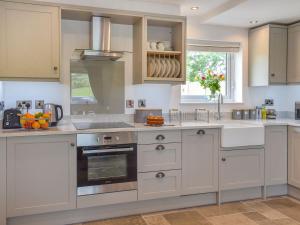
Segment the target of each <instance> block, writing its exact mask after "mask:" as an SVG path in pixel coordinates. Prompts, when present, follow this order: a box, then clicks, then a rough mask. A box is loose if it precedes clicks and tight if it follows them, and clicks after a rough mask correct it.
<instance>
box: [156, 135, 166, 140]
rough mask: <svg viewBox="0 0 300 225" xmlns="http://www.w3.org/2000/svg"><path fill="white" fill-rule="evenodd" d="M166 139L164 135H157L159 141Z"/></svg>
mask: <svg viewBox="0 0 300 225" xmlns="http://www.w3.org/2000/svg"><path fill="white" fill-rule="evenodd" d="M164 139H165V136H164V135H161V134H160V135H157V136H156V140H158V141H162V140H164Z"/></svg>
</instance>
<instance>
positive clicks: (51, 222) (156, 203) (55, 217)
mask: <svg viewBox="0 0 300 225" xmlns="http://www.w3.org/2000/svg"><path fill="white" fill-rule="evenodd" d="M271 189H272V191H270V193H269V194H268V196H278V195H284V189H285V190H286V185H280V187H279V186H278V187H275V186H274V187H272V188H271ZM271 189H270V190H271ZM259 190H260V187H259V188H250V189H242V190H235V191H230V192H227V191H226V192H222V196H223V202H231V201H239V200H245V196H247V197H248V199H251V198H260V197H261V196H260V195H259V194H258V193H260V192H259ZM245 193H248V194H247V195H245ZM237 196H238V198H237ZM216 199H217V194H216V193H208V194H199V195H189V196H181V197H173V198H165V199H156V200H147V201H137V202H131V203H122V204H117V205H109V206H101V207H92V208H85V209H75V210H69V211H63V212H55V213H47V214H40V215H34V216H23V217H16V218H10V219H8V225H66V224H72V223H81V222H86V221H93V220H100V219H107V218H113V217H121V216H129V215H136V214H141V213H149V212H158V211H164V210H173V209H182V208H188V207H195V206H202V205H212V204H216V203H217V200H216Z"/></svg>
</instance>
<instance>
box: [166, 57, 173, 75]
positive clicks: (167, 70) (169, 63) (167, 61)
mask: <svg viewBox="0 0 300 225" xmlns="http://www.w3.org/2000/svg"><path fill="white" fill-rule="evenodd" d="M165 61H166V75H165V77H170V72H171V70H172V65H171V60H170V59H165Z"/></svg>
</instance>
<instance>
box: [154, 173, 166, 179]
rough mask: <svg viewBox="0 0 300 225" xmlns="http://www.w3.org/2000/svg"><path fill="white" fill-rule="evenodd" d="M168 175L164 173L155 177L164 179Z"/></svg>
mask: <svg viewBox="0 0 300 225" xmlns="http://www.w3.org/2000/svg"><path fill="white" fill-rule="evenodd" d="M165 176H166V175H165V174H164V173H163V172H159V173H157V174H156V175H155V177H156V178H164V177H165Z"/></svg>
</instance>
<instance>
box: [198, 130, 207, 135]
mask: <svg viewBox="0 0 300 225" xmlns="http://www.w3.org/2000/svg"><path fill="white" fill-rule="evenodd" d="M197 134H198V135H204V134H205V130H198V131H197Z"/></svg>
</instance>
